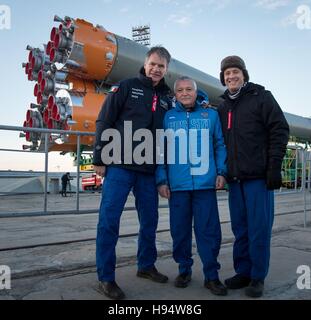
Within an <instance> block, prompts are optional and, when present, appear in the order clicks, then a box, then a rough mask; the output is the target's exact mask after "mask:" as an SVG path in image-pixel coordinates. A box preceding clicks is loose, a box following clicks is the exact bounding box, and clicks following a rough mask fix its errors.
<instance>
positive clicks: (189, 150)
mask: <svg viewBox="0 0 311 320" xmlns="http://www.w3.org/2000/svg"><path fill="white" fill-rule="evenodd" d="M187 125H188V150H187V151H188V159H189V165H190V175H191V179H192V190H194V179H193V175H192V174H191V168H192V165H191V161H190V154H191V148H190V113H189V112H187Z"/></svg>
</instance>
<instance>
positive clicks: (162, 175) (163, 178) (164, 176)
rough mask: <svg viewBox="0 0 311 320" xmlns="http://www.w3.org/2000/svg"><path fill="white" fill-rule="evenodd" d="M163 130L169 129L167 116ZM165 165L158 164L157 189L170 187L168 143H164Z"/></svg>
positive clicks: (156, 174)
mask: <svg viewBox="0 0 311 320" xmlns="http://www.w3.org/2000/svg"><path fill="white" fill-rule="evenodd" d="M163 128H164V130H166V129H167V125H166V116H165V117H164V120H163ZM163 151H164V157H163V160H164V163H163V164H158V166H157V169H156V172H155V179H156V185H157V187H159V186H163V185H169V181H168V173H167V170H168V168H167V164H166V154H167V149H166V142H165V141H164V150H163Z"/></svg>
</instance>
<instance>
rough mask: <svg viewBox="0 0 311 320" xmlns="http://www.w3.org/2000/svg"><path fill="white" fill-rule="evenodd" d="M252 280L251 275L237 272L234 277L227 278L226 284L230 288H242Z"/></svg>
mask: <svg viewBox="0 0 311 320" xmlns="http://www.w3.org/2000/svg"><path fill="white" fill-rule="evenodd" d="M250 282H251V279H250V278H249V277H246V276H243V275H241V274H236V275H235V276H234V277H232V278H229V279H226V280H225V285H226V287H227V288H228V289H242V288H245V287H247V286H248V285H249V284H250Z"/></svg>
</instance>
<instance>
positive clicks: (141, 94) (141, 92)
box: [132, 88, 144, 97]
mask: <svg viewBox="0 0 311 320" xmlns="http://www.w3.org/2000/svg"><path fill="white" fill-rule="evenodd" d="M132 94H134V95H139V96H142V97H144V91H143V90H141V89H136V88H132Z"/></svg>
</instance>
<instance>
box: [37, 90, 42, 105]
mask: <svg viewBox="0 0 311 320" xmlns="http://www.w3.org/2000/svg"><path fill="white" fill-rule="evenodd" d="M42 102H43V96H42V92H41V91H39V92H38V94H37V103H38V104H42Z"/></svg>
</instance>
